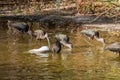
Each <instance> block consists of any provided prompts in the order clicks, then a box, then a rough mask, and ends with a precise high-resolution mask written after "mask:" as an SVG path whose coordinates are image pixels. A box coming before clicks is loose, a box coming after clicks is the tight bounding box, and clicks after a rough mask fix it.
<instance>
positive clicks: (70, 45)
mask: <svg viewBox="0 0 120 80" xmlns="http://www.w3.org/2000/svg"><path fill="white" fill-rule="evenodd" d="M60 43H61V44H63V45H64V46H67V47H68V48H70V49H72V47H73V46H72V43H68V42H66V41H60Z"/></svg>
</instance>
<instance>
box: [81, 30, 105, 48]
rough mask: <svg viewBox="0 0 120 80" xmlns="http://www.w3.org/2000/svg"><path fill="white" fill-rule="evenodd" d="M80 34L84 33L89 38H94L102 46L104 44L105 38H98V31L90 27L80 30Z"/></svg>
mask: <svg viewBox="0 0 120 80" xmlns="http://www.w3.org/2000/svg"><path fill="white" fill-rule="evenodd" d="M81 33H82V34H85V35H86V36H87V37H88V38H90V39H96V40H97V41H100V42H101V43H102V44H103V46H105V40H104V39H103V38H100V36H99V32H98V31H94V30H92V29H86V30H82V31H81Z"/></svg>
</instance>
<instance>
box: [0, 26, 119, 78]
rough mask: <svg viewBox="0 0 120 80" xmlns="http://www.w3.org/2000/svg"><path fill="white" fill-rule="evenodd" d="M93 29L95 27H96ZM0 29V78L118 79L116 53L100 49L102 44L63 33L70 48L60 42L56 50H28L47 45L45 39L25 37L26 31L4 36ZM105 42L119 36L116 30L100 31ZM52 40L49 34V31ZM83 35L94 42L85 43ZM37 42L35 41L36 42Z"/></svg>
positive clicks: (76, 33)
mask: <svg viewBox="0 0 120 80" xmlns="http://www.w3.org/2000/svg"><path fill="white" fill-rule="evenodd" d="M96 29H97V28H96ZM6 32H7V31H6V30H3V29H1V30H0V33H1V34H0V80H119V79H120V75H119V74H120V57H118V55H117V54H113V53H112V52H110V51H103V50H102V49H101V48H102V44H101V43H99V42H97V41H95V40H88V39H87V38H85V37H84V36H80V33H79V32H75V33H74V34H71V33H67V34H68V35H69V36H70V41H71V42H72V43H73V50H72V51H69V50H66V49H67V48H66V47H64V46H62V51H61V53H60V54H53V53H52V52H50V53H45V54H38V55H36V54H30V53H28V52H27V51H28V50H30V49H33V48H39V47H40V46H43V45H47V41H44V40H43V41H41V42H37V41H35V40H34V39H33V40H32V41H29V36H28V35H22V36H17V37H13V36H11V37H10V36H8V34H7V33H6ZM100 33H101V36H102V37H104V38H105V39H106V40H107V44H110V43H112V42H116V41H119V40H120V37H118V36H120V34H119V35H116V34H112V35H111V33H110V32H107V31H100ZM49 36H50V41H51V43H52V38H53V34H52V35H49ZM84 39H86V40H88V41H89V42H90V43H91V44H93V45H94V46H91V45H89V44H88V43H87V42H86V41H85V40H84ZM38 43H39V44H38Z"/></svg>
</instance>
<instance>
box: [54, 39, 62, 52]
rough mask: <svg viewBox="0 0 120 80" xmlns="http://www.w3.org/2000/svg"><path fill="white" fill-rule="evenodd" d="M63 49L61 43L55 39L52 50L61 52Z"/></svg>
mask: <svg viewBox="0 0 120 80" xmlns="http://www.w3.org/2000/svg"><path fill="white" fill-rule="evenodd" d="M60 51H61V43H60V42H59V41H58V40H57V39H55V42H54V43H53V45H52V52H53V53H59V52H60Z"/></svg>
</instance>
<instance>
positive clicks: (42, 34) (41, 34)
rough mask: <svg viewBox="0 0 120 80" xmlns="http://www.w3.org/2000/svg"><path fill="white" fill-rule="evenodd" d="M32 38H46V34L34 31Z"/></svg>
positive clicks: (41, 31)
mask: <svg viewBox="0 0 120 80" xmlns="http://www.w3.org/2000/svg"><path fill="white" fill-rule="evenodd" d="M33 36H35V37H36V39H37V40H41V39H45V38H48V34H47V33H46V32H44V31H43V30H35V31H34V33H33Z"/></svg>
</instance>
